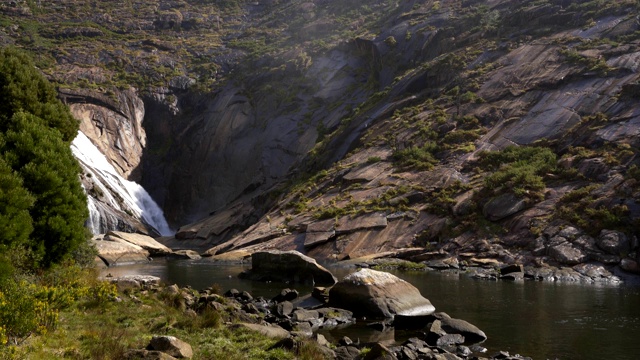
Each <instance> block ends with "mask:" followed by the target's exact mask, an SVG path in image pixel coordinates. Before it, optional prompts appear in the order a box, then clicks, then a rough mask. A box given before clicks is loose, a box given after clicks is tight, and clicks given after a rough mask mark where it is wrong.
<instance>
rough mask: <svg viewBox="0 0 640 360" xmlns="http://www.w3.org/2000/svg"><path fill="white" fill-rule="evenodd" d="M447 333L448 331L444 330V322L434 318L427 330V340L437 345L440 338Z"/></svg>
mask: <svg viewBox="0 0 640 360" xmlns="http://www.w3.org/2000/svg"><path fill="white" fill-rule="evenodd" d="M445 335H447V332H446V331H444V330H442V322H441V321H440V320H434V321H433V322H432V323H431V326H430V327H429V331H428V332H427V342H428V343H429V344H431V345H435V344H436V342H437V341H438V339H439V338H441V337H443V336H445Z"/></svg>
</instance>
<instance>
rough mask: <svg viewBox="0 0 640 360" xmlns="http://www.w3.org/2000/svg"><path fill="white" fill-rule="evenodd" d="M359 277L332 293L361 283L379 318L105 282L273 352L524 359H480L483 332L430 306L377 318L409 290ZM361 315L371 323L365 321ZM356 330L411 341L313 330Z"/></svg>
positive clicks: (137, 280) (146, 354) (310, 300)
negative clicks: (241, 333) (209, 320)
mask: <svg viewBox="0 0 640 360" xmlns="http://www.w3.org/2000/svg"><path fill="white" fill-rule="evenodd" d="M359 273H360V274H359V275H358V276H356V277H351V278H347V279H345V280H343V281H341V282H338V284H337V285H336V286H342V287H345V288H348V287H349V286H352V287H353V286H362V285H363V284H364V283H368V285H366V286H373V287H375V288H376V289H377V290H375V291H374V292H375V293H376V294H377V295H379V296H377V297H376V300H377V304H375V305H376V306H378V310H374V309H373V308H372V306H374V305H372V303H371V302H369V300H371V299H370V298H369V299H368V298H367V297H366V296H363V297H359V298H358V299H356V300H354V301H353V302H352V303H351V304H348V305H347V306H348V307H352V308H359V307H363V306H364V308H365V310H364V311H362V309H361V310H360V311H358V312H357V313H358V315H359V316H354V312H353V311H351V310H348V309H342V308H337V307H334V306H330V305H331V304H332V300H331V297H332V293H333V295H334V296H336V295H335V294H336V293H334V292H333V291H327V289H325V288H319V287H316V288H315V289H314V291H313V294H311V295H304V296H301V295H300V294H299V293H298V292H297V291H296V290H291V289H288V288H285V289H282V291H281V292H280V293H279V294H278V295H277V296H275V297H273V298H272V299H265V298H264V297H254V296H252V295H251V294H250V293H249V292H246V291H240V290H236V289H230V290H227V291H226V292H224V294H222V295H221V294H219V292H220V289H217V288H215V287H210V288H207V289H203V290H200V291H196V290H194V289H191V288H189V287H184V288H180V287H178V286H177V285H170V286H162V285H160V284H159V279H158V278H154V277H150V276H127V277H121V278H112V279H111V281H112V282H113V283H115V284H116V285H117V286H118V289H119V290H120V293H121V294H122V296H123V297H124V296H127V297H129V298H132V299H134V300H136V299H137V296H145V295H146V294H148V293H156V294H160V295H161V296H163V297H165V298H170V299H172V301H173V302H174V303H175V305H176V306H177V307H179V308H181V309H182V311H184V312H185V313H189V314H191V316H193V318H197V317H199V316H206V315H204V314H206V313H207V312H211V311H214V312H218V313H221V314H224V315H223V316H222V317H223V318H225V319H233V321H227V322H225V326H228V327H236V328H237V327H241V328H245V329H247V330H249V331H254V332H258V333H260V334H262V335H264V336H267V337H270V338H274V339H280V340H279V341H278V342H277V343H276V344H275V345H274V347H282V348H286V349H288V350H291V351H295V350H296V349H297V348H299V347H301V346H302V344H303V343H304V342H305V341H306V342H308V341H312V342H313V343H314V344H315V346H316V349H315V350H314V351H316V352H317V354H319V355H318V356H320V357H321V358H325V359H338V360H352V359H361V360H365V359H366V360H373V359H411V360H414V359H432V360H435V359H437V360H456V359H528V358H526V357H523V356H520V355H510V354H509V353H507V352H504V351H501V352H497V353H495V354H487V349H486V348H484V347H482V345H481V343H482V342H483V341H484V340H486V339H487V336H486V335H485V333H484V332H482V330H480V329H478V328H477V327H476V326H474V325H472V324H470V323H468V322H466V321H464V320H461V319H455V318H452V317H451V316H449V315H448V314H446V313H443V312H434V310H435V309H434V308H433V306H430V307H428V308H427V309H426V311H425V312H423V313H422V314H419V313H415V312H412V311H408V315H402V314H401V313H402V311H399V312H398V313H396V314H389V313H388V314H386V316H385V315H382V316H380V315H381V313H380V312H379V309H380V308H387V309H388V308H390V306H389V305H390V304H394V303H395V304H397V303H398V299H397V298H396V297H395V295H394V294H395V291H394V289H395V290H397V287H398V285H399V284H400V286H404V287H408V288H410V287H411V285H409V284H406V283H404V282H403V281H402V280H400V279H398V278H395V277H394V276H393V275H390V274H388V273H384V272H379V271H375V270H370V269H363V270H360V271H359ZM356 274H358V273H356ZM363 281H364V282H363ZM415 292H417V290H416V291H415ZM415 292H413V293H411V294H410V295H408V296H405V298H404V301H405V303H404V305H405V306H408V307H409V308H411V307H412V306H413V307H414V309H415V308H424V306H423V304H420V303H419V302H418V303H415V300H416V299H422V300H421V301H422V302H425V301H426V303H428V300H427V299H424V298H422V297H421V295H420V294H419V293H417V294H416V293H415ZM136 294H138V295H136ZM327 295H328V296H327ZM401 300H402V299H401ZM121 301H122V300H121ZM333 302H335V300H334V301H333ZM401 302H402V301H401ZM412 302H413V305H412ZM429 305H430V303H429ZM407 309H408V308H405V309H404V310H407ZM396 310H397V309H396ZM377 311H378V312H377ZM394 311H395V310H394ZM366 314H370V315H372V317H371V318H367V317H366V316H365V315H366ZM376 315H378V316H377V317H376ZM356 323H364V324H366V326H368V327H370V328H371V329H375V330H377V331H380V332H382V331H388V330H389V329H390V328H394V327H395V328H396V329H402V330H405V331H412V332H413V333H414V336H412V337H410V338H409V339H408V340H406V341H403V342H401V343H396V342H395V341H393V340H391V341H389V340H386V341H379V342H371V343H369V342H361V341H360V340H359V339H351V338H349V337H346V336H345V337H342V338H340V339H338V340H337V341H333V342H331V341H329V340H327V338H326V337H325V336H323V335H322V334H320V333H318V330H327V329H332V328H336V327H345V326H351V325H354V324H356ZM194 351H197V349H193V348H192V347H191V345H189V344H187V343H184V342H183V341H181V340H180V339H177V338H175V337H171V336H161V335H158V336H154V337H153V338H152V340H151V342H150V343H149V345H148V346H147V348H146V349H133V350H130V351H128V352H127V355H126V358H127V359H140V358H142V359H173V358H191V357H192V356H193V352H194Z"/></svg>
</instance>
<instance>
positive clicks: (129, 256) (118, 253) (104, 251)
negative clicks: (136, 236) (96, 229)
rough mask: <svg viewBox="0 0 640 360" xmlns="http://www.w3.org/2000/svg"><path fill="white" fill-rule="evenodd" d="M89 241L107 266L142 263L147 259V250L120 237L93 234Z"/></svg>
mask: <svg viewBox="0 0 640 360" xmlns="http://www.w3.org/2000/svg"><path fill="white" fill-rule="evenodd" d="M91 243H92V244H93V245H94V246H95V248H96V250H98V257H100V259H102V261H104V262H105V263H106V264H107V265H108V266H113V265H125V264H135V263H143V262H148V261H149V252H148V251H147V250H145V249H143V248H142V247H140V246H138V245H134V244H132V243H129V242H126V241H124V240H121V239H107V238H102V237H101V236H95V237H94V238H93V239H91Z"/></svg>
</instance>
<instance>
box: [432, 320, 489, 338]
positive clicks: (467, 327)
mask: <svg viewBox="0 0 640 360" xmlns="http://www.w3.org/2000/svg"><path fill="white" fill-rule="evenodd" d="M435 315H436V316H437V317H439V318H440V322H441V325H440V326H441V328H442V330H444V331H445V332H446V333H447V334H460V335H462V336H464V338H465V339H466V340H467V341H469V342H471V343H475V342H481V341H485V340H487V335H485V333H484V332H483V331H482V330H480V329H478V327H476V326H475V325H473V324H471V323H469V322H467V321H465V320H461V319H454V318H451V317H449V315H447V314H445V313H437V314H435Z"/></svg>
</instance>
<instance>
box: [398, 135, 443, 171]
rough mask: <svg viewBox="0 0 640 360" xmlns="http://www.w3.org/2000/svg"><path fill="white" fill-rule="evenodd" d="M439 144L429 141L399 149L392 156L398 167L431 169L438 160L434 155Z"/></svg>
mask: <svg viewBox="0 0 640 360" xmlns="http://www.w3.org/2000/svg"><path fill="white" fill-rule="evenodd" d="M436 149H437V145H436V144H435V143H433V142H427V143H426V144H425V145H424V146H422V147H418V146H411V147H408V148H406V149H402V150H397V151H395V152H394V153H393V155H392V157H393V160H394V162H395V163H396V165H397V166H398V167H401V168H410V169H415V170H430V169H432V168H433V166H434V165H435V164H437V163H438V160H437V159H436V158H435V157H434V156H433V152H434V151H435V150H436Z"/></svg>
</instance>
